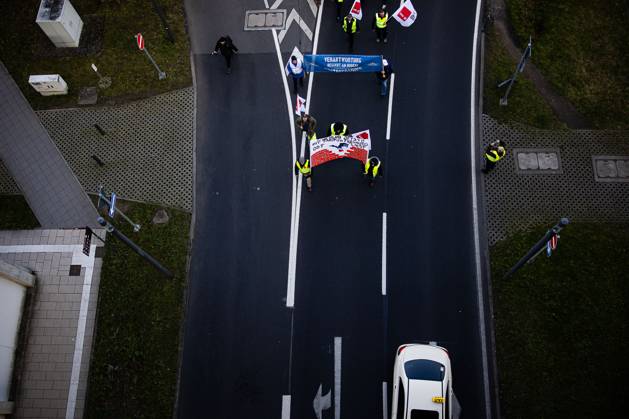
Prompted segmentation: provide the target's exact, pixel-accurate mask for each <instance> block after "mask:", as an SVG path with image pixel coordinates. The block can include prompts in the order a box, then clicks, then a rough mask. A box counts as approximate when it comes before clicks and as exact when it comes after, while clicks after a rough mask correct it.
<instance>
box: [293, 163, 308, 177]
mask: <svg viewBox="0 0 629 419" xmlns="http://www.w3.org/2000/svg"><path fill="white" fill-rule="evenodd" d="M295 166H297V169H299V172H300V173H301V174H302V175H308V174H310V172H311V171H312V169H310V160H306V161H305V162H304V165H303V166H302V165H301V164H299V162H298V161H296V162H295Z"/></svg>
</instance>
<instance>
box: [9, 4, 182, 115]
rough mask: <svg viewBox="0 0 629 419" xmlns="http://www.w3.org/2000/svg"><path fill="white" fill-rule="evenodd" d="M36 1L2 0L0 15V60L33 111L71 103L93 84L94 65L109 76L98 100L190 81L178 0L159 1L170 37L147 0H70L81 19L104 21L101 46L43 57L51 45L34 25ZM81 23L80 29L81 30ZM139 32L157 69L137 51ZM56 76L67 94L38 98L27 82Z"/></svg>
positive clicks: (159, 90)
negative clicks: (92, 51)
mask: <svg viewBox="0 0 629 419" xmlns="http://www.w3.org/2000/svg"><path fill="white" fill-rule="evenodd" d="M39 3H40V0H2V2H0V14H1V15H2V16H5V17H6V19H5V20H4V21H3V24H2V25H0V59H1V60H2V62H3V63H4V65H5V66H6V67H7V68H8V70H9V72H10V73H11V75H12V76H13V78H14V79H15V81H16V83H17V84H18V86H19V87H20V89H21V90H22V92H23V93H24V95H25V96H26V98H27V99H28V100H29V102H31V104H32V105H33V107H35V108H36V109H42V108H51V107H63V106H76V101H77V97H78V92H79V91H80V89H81V88H82V87H87V86H96V85H97V82H98V77H97V76H96V74H95V73H94V72H93V71H92V69H91V67H90V65H91V64H92V63H95V64H96V65H97V66H98V69H99V71H100V73H101V74H102V75H103V76H110V77H112V81H113V83H112V86H111V87H110V88H108V89H106V90H99V103H117V102H121V101H125V100H129V99H135V98H140V97H146V96H150V95H153V94H157V93H162V92H166V91H169V90H173V89H176V88H180V87H184V86H189V85H191V84H192V80H191V75H190V63H189V46H188V39H187V35H186V32H185V21H184V11H183V0H159V3H161V5H162V7H163V9H164V11H165V12H166V16H167V20H168V23H169V25H170V28H171V30H172V31H173V33H174V35H175V39H176V43H175V44H171V43H170V42H169V41H168V40H166V38H165V36H164V32H163V30H162V27H161V22H160V20H159V17H158V16H157V14H156V13H155V12H154V10H153V7H152V5H151V2H150V1H148V0H120V1H105V2H103V1H100V0H74V1H73V2H72V4H73V6H74V8H75V9H76V10H77V12H78V13H79V15H80V16H81V17H82V18H83V20H84V22H85V21H86V18H87V17H88V16H90V15H97V16H101V17H102V18H103V19H104V28H105V29H104V40H103V50H102V52H101V53H100V55H99V56H88V57H65V58H43V57H42V56H41V53H38V51H41V50H42V49H44V48H54V45H53V44H52V42H50V41H49V40H48V38H47V36H46V35H45V34H44V33H43V31H42V30H41V29H40V28H39V26H38V25H37V24H36V23H35V17H36V15H37V10H38V7H39ZM85 30H86V29H85V27H84V33H85ZM138 32H141V33H142V34H143V35H144V37H145V39H146V47H147V48H148V50H149V51H150V52H151V54H152V55H153V57H154V58H155V60H156V61H157V63H158V64H159V65H160V67H161V68H162V70H164V71H165V72H166V73H167V78H166V79H165V80H161V81H160V80H158V79H157V73H156V71H155V69H154V68H153V66H152V65H151V64H150V62H149V61H148V59H147V58H146V56H145V55H144V53H142V52H141V51H139V50H138V48H137V46H136V41H135V38H134V35H135V34H136V33H138ZM57 73H58V74H61V76H62V77H63V78H64V79H65V80H66V82H67V83H68V85H69V89H70V90H69V93H68V95H67V96H52V97H42V96H40V95H39V93H37V92H35V91H34V90H33V88H32V87H30V86H29V85H28V76H29V75H30V74H57Z"/></svg>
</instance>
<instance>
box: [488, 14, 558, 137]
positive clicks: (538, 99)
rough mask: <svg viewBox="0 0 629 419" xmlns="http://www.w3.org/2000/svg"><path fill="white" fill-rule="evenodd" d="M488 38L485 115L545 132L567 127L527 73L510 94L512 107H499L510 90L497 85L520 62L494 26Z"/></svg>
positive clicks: (490, 27)
mask: <svg viewBox="0 0 629 419" xmlns="http://www.w3.org/2000/svg"><path fill="white" fill-rule="evenodd" d="M486 35H487V36H486V38H485V40H486V44H485V84H484V92H483V108H484V109H483V112H485V113H486V114H488V115H491V116H492V117H493V118H495V119H497V120H498V121H501V122H509V121H516V122H521V123H523V124H526V125H530V126H534V127H538V128H543V129H560V128H565V125H564V124H563V123H562V122H561V121H559V120H558V119H557V117H556V116H555V114H554V113H553V111H552V109H551V108H550V106H549V105H548V103H546V101H545V100H544V98H543V97H542V96H541V95H540V94H539V93H538V92H537V90H536V89H535V85H534V84H533V82H532V81H530V80H528V79H527V78H526V77H525V76H524V74H519V75H518V78H517V81H516V83H515V84H514V86H513V89H512V90H511V93H510V95H509V104H508V105H507V106H500V104H499V102H500V97H501V96H502V95H503V94H504V92H505V90H506V88H507V87H506V86H503V87H502V88H498V87H497V85H498V83H500V82H502V81H503V80H506V79H508V78H509V77H511V75H512V74H513V71H514V70H515V67H516V65H517V64H518V63H517V62H515V61H514V60H513V59H512V58H511V57H510V56H509V54H508V53H507V50H506V48H505V47H504V45H503V43H502V41H501V39H500V37H499V36H498V33H497V32H496V30H495V28H494V27H493V26H489V27H488V30H487V32H486Z"/></svg>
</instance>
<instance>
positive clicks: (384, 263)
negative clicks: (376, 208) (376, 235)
mask: <svg viewBox="0 0 629 419" xmlns="http://www.w3.org/2000/svg"><path fill="white" fill-rule="evenodd" d="M381 265H382V287H381V290H382V295H387V213H386V212H383V213H382V264H381Z"/></svg>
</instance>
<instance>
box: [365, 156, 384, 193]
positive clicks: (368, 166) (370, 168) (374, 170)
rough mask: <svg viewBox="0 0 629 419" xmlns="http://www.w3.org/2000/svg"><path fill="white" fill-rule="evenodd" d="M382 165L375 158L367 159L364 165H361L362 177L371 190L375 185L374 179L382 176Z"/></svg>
mask: <svg viewBox="0 0 629 419" xmlns="http://www.w3.org/2000/svg"><path fill="white" fill-rule="evenodd" d="M382 174H383V170H382V163H381V162H380V159H379V158H378V157H376V156H373V157H370V158H369V159H367V161H366V162H365V164H364V165H363V176H365V178H366V179H367V181H368V182H369V187H370V188H373V187H374V186H375V185H376V177H378V176H382Z"/></svg>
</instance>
